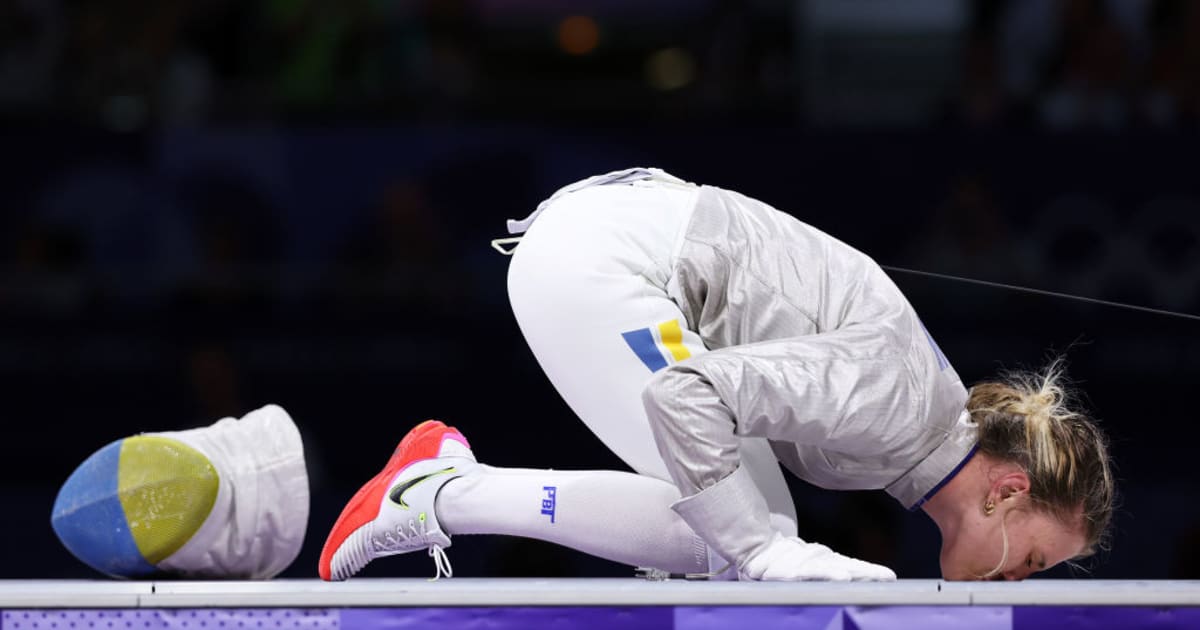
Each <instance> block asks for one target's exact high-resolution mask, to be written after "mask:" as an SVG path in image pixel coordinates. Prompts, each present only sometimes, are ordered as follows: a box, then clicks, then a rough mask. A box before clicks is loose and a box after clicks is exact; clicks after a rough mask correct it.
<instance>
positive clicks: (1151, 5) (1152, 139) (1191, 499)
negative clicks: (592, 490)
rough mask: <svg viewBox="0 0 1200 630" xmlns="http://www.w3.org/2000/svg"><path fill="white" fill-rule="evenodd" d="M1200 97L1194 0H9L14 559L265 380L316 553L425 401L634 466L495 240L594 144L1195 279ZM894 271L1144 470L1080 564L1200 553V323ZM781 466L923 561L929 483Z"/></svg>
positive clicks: (861, 213)
mask: <svg viewBox="0 0 1200 630" xmlns="http://www.w3.org/2000/svg"><path fill="white" fill-rule="evenodd" d="M568 4H569V8H567V5H568ZM1198 123H1200V3H1195V2H1190V1H1187V0H1109V1H1099V0H1009V1H1007V2H1005V1H1001V0H988V1H966V0H962V1H952V0H907V1H906V2H902V3H897V2H891V1H889V0H792V1H790V2H789V1H780V0H760V1H756V2H736V1H733V0H653V1H651V2H645V1H640V2H639V1H635V0H578V1H576V2H571V3H562V2H556V1H553V0H396V1H383V0H266V1H263V2H236V1H233V0H160V1H157V2H134V1H132V0H112V1H99V0H92V1H87V0H84V1H79V2H66V1H64V0H0V149H2V155H3V158H2V159H3V167H2V168H0V383H2V385H0V395H2V398H0V401H2V403H3V405H2V406H0V409H2V413H3V414H4V416H5V422H4V427H5V434H4V437H3V439H2V440H0V444H3V451H0V462H3V469H2V472H3V476H2V477H0V479H2V481H0V500H2V501H3V503H2V505H3V506H4V509H3V511H2V513H3V514H4V519H3V520H4V532H5V535H4V536H3V537H2V538H0V540H2V543H0V544H2V545H3V547H2V548H3V554H4V557H5V558H7V561H6V562H5V563H4V564H3V569H0V572H2V575H0V577H13V578H19V577H22V578H28V577H96V574H94V573H93V572H91V571H90V570H89V569H87V568H86V567H85V566H84V565H82V564H81V563H79V562H77V561H76V560H75V559H74V558H73V557H71V556H70V555H69V554H68V553H67V552H66V550H65V549H64V548H63V547H62V546H61V545H59V544H58V542H57V540H56V539H55V538H54V535H53V532H52V531H51V529H50V526H49V515H50V506H51V504H52V502H53V499H54V495H55V492H56V489H57V487H58V485H59V484H60V483H61V482H62V481H63V480H65V479H66V477H67V476H68V475H69V474H70V472H71V470H72V469H73V468H74V467H75V466H76V465H77V464H78V463H79V462H81V461H82V460H83V459H84V458H85V457H87V455H89V454H90V453H91V452H93V451H94V450H96V449H97V448H99V447H100V446H102V445H104V444H106V443H107V442H109V441H111V440H114V439H117V438H120V437H124V436H127V435H131V434H133V433H137V432H140V431H147V430H173V429H182V428H190V427H193V426H198V425H201V424H208V423H211V422H213V421H215V420H217V419H218V418H220V417H222V416H226V415H236V416H240V415H243V414H244V413H246V412H248V411H250V410H251V409H254V408H257V407H259V406H261V405H263V404H265V403H268V402H275V403H279V404H281V405H283V406H284V407H285V408H287V409H288V410H289V411H290V412H291V413H292V415H293V416H294V417H295V419H296V421H297V422H298V424H299V425H300V426H301V429H302V431H303V433H304V437H305V442H306V449H307V458H308V465H309V473H310V476H311V486H312V493H313V501H312V513H311V517H310V520H309V524H308V528H309V531H308V538H307V541H306V544H305V546H304V550H303V552H302V553H301V556H300V558H299V559H298V560H297V562H296V563H295V564H294V565H293V566H292V567H291V568H290V569H289V570H288V571H287V572H286V573H285V575H286V576H291V577H310V576H315V574H316V561H317V554H318V552H319V550H320V546H321V544H322V542H323V541H324V537H325V535H326V533H327V532H328V530H329V528H330V527H331V525H332V523H333V521H334V519H335V518H336V516H337V513H338V511H339V510H340V509H341V506H342V505H343V503H344V502H345V501H346V499H347V498H348V497H349V496H350V495H351V494H352V493H353V492H354V490H355V489H356V488H357V487H358V485H359V484H360V483H361V482H362V481H364V480H366V479H367V478H369V477H370V476H371V475H373V474H374V473H375V472H376V469H377V468H378V467H379V466H381V465H382V464H383V462H384V461H386V459H387V456H388V455H389V453H390V450H391V448H392V446H393V445H394V444H395V442H396V441H397V440H398V439H399V438H400V437H401V436H402V435H403V434H404V433H405V432H406V431H407V430H408V429H409V428H410V427H411V426H413V425H414V424H416V423H417V422H419V421H420V420H422V419H425V418H428V417H437V418H441V419H444V420H446V421H448V422H450V423H452V424H454V425H456V426H459V427H460V428H462V429H463V431H464V432H465V433H466V435H467V436H468V438H469V439H471V441H472V442H473V445H474V446H475V450H476V453H477V455H478V456H479V457H480V459H481V460H483V461H485V462H487V463H491V464H494V465H505V466H534V467H554V468H619V469H624V466H623V465H622V464H621V463H620V462H619V461H618V460H617V459H616V458H615V457H614V456H612V455H610V454H608V453H607V452H606V451H605V450H604V449H603V447H602V446H601V444H600V442H599V441H598V440H596V439H595V438H594V437H592V436H591V434H590V433H588V432H587V430H586V429H585V428H584V427H583V425H582V424H581V423H580V422H578V421H577V420H576V419H574V418H573V417H572V415H571V413H570V411H569V410H568V409H567V407H566V406H565V404H563V403H562V402H561V400H560V399H559V398H558V396H557V394H556V393H555V392H554V390H553V389H552V388H551V387H550V386H549V384H548V383H547V382H546V380H545V378H544V376H543V375H542V374H541V372H540V370H539V369H538V367H537V365H536V364H535V363H534V361H533V359H532V357H531V355H530V353H529V351H528V350H527V348H526V347H525V346H524V342H523V340H522V339H521V336H520V333H519V332H518V330H517V328H516V325H515V322H514V321H513V318H512V315H511V312H510V311H509V308H508V305H507V301H506V297H505V290H504V278H505V272H506V269H507V264H508V260H507V259H506V258H504V257H502V256H500V255H499V254H497V253H495V252H494V251H492V249H491V248H490V247H489V244H488V242H489V240H490V239H491V238H494V237H499V236H504V235H505V234H504V231H503V227H504V220H505V219H507V218H519V217H523V216H525V215H526V214H527V213H528V212H529V211H530V210H531V209H532V207H533V206H534V205H535V204H536V203H537V202H538V201H540V200H541V199H543V198H544V197H546V196H548V195H549V194H550V193H551V192H552V191H553V190H554V189H556V188H558V187H559V186H561V185H563V184H566V183H568V182H570V181H573V180H576V179H579V178H582V177H585V176H588V175H591V174H594V173H598V172H605V171H609V170H613V169H618V168H623V167H627V166H634V165H644V166H658V167H661V168H664V169H666V170H668V171H669V172H672V173H673V174H676V175H678V176H680V177H683V178H685V179H688V180H692V181H697V182H703V183H710V184H714V185H719V186H722V187H726V188H732V189H735V190H738V191H741V192H744V193H746V194H749V195H752V196H755V197H758V198H760V199H762V200H764V201H767V202H769V203H771V204H773V205H775V206H777V207H778V208H780V209H782V210H784V211H787V212H789V213H792V214H794V215H795V216H797V217H799V218H801V219H803V220H805V221H807V222H810V223H812V224H814V225H816V226H818V227H820V228H823V229H825V230H826V231H829V232H831V233H832V234H834V235H836V236H838V237H839V238H841V239H842V240H844V241H847V242H849V243H851V244H853V245H855V246H856V247H858V248H859V249H861V250H863V251H865V252H867V253H868V254H870V255H871V256H873V257H874V258H875V259H876V260H878V261H879V262H880V263H882V264H885V265H895V266H900V267H911V268H916V269H921V270H926V271H931V272H937V273H945V274H960V275H965V276H970V277H972V278H979V279H985V280H990V281H996V282H1004V283H1013V284H1021V285H1028V286H1032V287H1037V288H1040V289H1045V290H1051V291H1063V292H1069V293H1075V294H1080V295H1085V296H1090V297H1095V298H1101V299H1107V300H1119V301H1128V302H1133V303H1136V304H1140V305H1145V306H1149V307H1154V308H1159V309H1170V310H1175V311H1182V312H1187V313H1200V185H1198V182H1197V175H1196V174H1197V167H1196V164H1197V157H1198V155H1197V148H1198V147H1200V145H1198V144H1197V140H1198V131H1197V127H1198ZM893 277H894V279H895V281H896V282H897V284H899V285H900V287H901V288H902V289H903V290H904V291H905V292H906V294H907V295H908V296H909V299H910V300H911V301H912V303H913V304H914V305H915V306H916V308H917V309H918V311H919V312H920V313H921V315H922V317H923V319H924V320H925V323H926V324H927V326H928V328H929V329H930V330H931V331H932V333H933V334H934V335H935V336H936V337H937V339H938V341H939V342H940V345H941V347H942V348H943V349H944V350H945V352H946V353H947V355H949V357H950V358H951V360H952V361H953V362H954V365H955V367H956V368H957V369H958V371H959V373H960V374H961V375H962V376H963V377H964V379H965V380H966V381H968V382H974V381H977V380H980V379H983V378H985V377H987V376H989V375H991V374H992V373H994V372H995V370H996V369H997V368H1002V367H1008V368H1019V367H1036V366H1039V365H1041V364H1043V363H1044V362H1045V360H1046V358H1047V357H1048V356H1050V355H1051V354H1052V353H1055V352H1064V351H1065V352H1067V355H1068V358H1069V360H1070V361H1071V374H1072V376H1073V377H1074V378H1075V379H1076V380H1077V381H1078V383H1079V384H1080V386H1081V387H1082V388H1083V389H1084V390H1085V391H1086V393H1087V395H1088V405H1089V407H1090V408H1091V409H1092V410H1093V412H1094V413H1095V415H1096V416H1097V417H1099V418H1100V419H1101V420H1102V422H1103V423H1104V424H1105V426H1107V428H1108V430H1109V431H1110V433H1111V435H1112V437H1113V443H1114V446H1113V448H1114V453H1115V457H1116V461H1117V465H1118V475H1119V478H1120V484H1121V485H1120V488H1121V491H1122V492H1123V502H1122V506H1121V508H1120V510H1119V512H1118V515H1117V518H1116V522H1115V527H1116V529H1115V538H1114V546H1113V549H1112V551H1111V552H1110V553H1107V554H1103V555H1102V556H1101V557H1100V558H1099V559H1098V561H1097V562H1095V563H1094V564H1093V566H1092V568H1091V573H1090V574H1091V575H1094V576H1097V577H1105V578H1168V577H1179V578H1183V577H1190V578H1195V577H1200V502H1198V501H1196V500H1195V497H1196V496H1197V493H1196V491H1195V489H1194V488H1195V485H1196V483H1197V481H1200V474H1198V473H1197V472H1195V469H1194V468H1193V464H1194V463H1195V455H1194V453H1195V452H1196V443H1197V437H1198V436H1200V429H1198V427H1197V415H1196V411H1195V409H1196V404H1195V400H1196V399H1195V398H1194V397H1193V396H1194V395H1195V394H1196V387H1197V385H1198V384H1200V324H1198V323H1197V322H1196V321H1187V320H1184V319H1180V318H1171V317H1167V316H1159V315H1151V314H1144V313H1136V312H1129V311H1122V310H1118V309H1114V308H1109V307H1102V306H1095V305H1088V304H1084V303H1078V302H1071V301H1065V300H1061V299H1054V298H1048V297H1040V296H1036V295H1027V294H1021V293H1016V292H1009V291H1003V290H997V289H990V288H982V287H975V286H970V285H966V284H958V283H953V282H948V281H943V280H934V279H926V278H921V277H912V276H905V275H899V274H893ZM795 493H796V497H797V501H798V504H799V509H800V512H801V515H802V516H801V520H802V523H801V532H802V534H804V535H806V536H808V537H810V538H815V539H819V540H822V541H824V542H827V543H830V544H831V545H832V546H834V547H835V548H837V549H839V550H841V551H843V552H845V553H848V554H851V555H856V556H860V557H864V558H866V559H870V560H874V561H877V562H885V563H887V564H889V565H891V566H893V567H895V568H896V569H897V570H898V571H899V573H900V575H901V576H902V577H935V576H937V574H938V569H937V534H936V530H935V529H934V527H933V525H932V524H931V522H929V521H928V519H927V518H926V517H925V516H923V515H921V514H916V515H908V514H906V513H905V512H904V511H903V510H902V509H901V508H900V506H899V505H898V504H896V503H895V502H894V501H893V500H891V499H890V498H888V497H887V496H886V495H884V494H882V493H827V492H823V491H819V490H816V489H813V488H809V487H805V486H804V484H802V483H796V484H795ZM450 553H451V555H452V559H453V562H454V565H455V568H456V573H457V574H459V575H474V576H483V575H497V576H510V575H512V576H515V575H535V576H542V575H545V576H557V575H629V574H630V571H629V569H627V568H625V567H621V566H618V565H615V564H611V563H607V562H603V561H599V560H595V559H592V558H589V557H586V556H583V555H581V554H577V553H574V552H571V551H566V550H562V549H559V548H556V547H553V546H550V545H547V544H543V543H536V542H531V541H524V540H520V539H499V538H482V537H459V538H457V539H456V540H455V541H454V548H453V549H452V550H451V551H450ZM432 571H433V567H432V565H431V563H430V561H429V558H428V557H426V556H424V555H423V554H413V556H412V557H402V558H393V559H388V560H384V561H378V562H376V563H373V564H372V565H371V566H370V567H368V569H367V571H366V572H365V573H366V574H367V575H376V576H382V575H417V576H423V575H427V574H428V575H432ZM1067 574H1068V572H1066V571H1065V570H1061V571H1056V572H1055V573H1053V575H1056V576H1062V575H1067Z"/></svg>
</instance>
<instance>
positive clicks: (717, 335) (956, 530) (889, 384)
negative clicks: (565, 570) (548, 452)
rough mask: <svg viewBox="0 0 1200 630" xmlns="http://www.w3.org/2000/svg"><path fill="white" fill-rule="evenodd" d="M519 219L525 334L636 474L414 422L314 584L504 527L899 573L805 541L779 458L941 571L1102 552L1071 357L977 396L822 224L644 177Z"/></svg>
mask: <svg viewBox="0 0 1200 630" xmlns="http://www.w3.org/2000/svg"><path fill="white" fill-rule="evenodd" d="M509 231H510V232H511V233H514V234H523V235H524V236H523V237H521V238H520V239H519V240H520V242H519V244H518V245H516V246H515V253H514V255H513V258H512V261H511V264H510V268H509V275H508V293H509V298H510V301H511V303H512V308H513V312H514V314H515V316H516V320H517V323H518V325H519V326H520V329H521V332H522V333H523V335H524V336H525V339H526V341H527V342H528V344H529V347H530V349H531V350H532V352H533V355H534V356H535V357H536V359H537V361H538V362H539V364H540V365H541V367H542V368H543V370H544V371H545V372H546V375H547V377H548V378H549V379H550V381H551V383H553V385H554V386H555V388H556V389H557V390H558V392H559V393H560V394H561V395H562V397H563V398H564V399H565V400H566V402H567V403H568V405H569V406H570V407H571V409H572V410H573V411H574V412H575V413H576V414H577V415H578V416H579V418H580V419H582V420H583V422H584V423H585V424H586V425H587V426H588V428H589V429H591V431H592V432H593V433H595V434H596V436H597V437H599V438H600V440H601V441H602V442H603V443H604V444H605V445H606V446H608V448H609V449H611V450H612V451H613V452H614V453H615V454H616V455H617V456H619V457H620V458H621V459H622V460H623V461H624V462H625V463H626V464H628V465H629V466H630V467H631V468H632V469H633V470H634V471H635V473H625V472H615V471H558V470H536V469H507V468H496V467H491V466H486V465H484V464H480V463H477V462H476V460H475V457H474V455H473V453H472V450H471V448H470V447H469V446H468V442H467V440H466V439H465V438H464V437H463V435H462V434H461V433H460V432H458V431H457V430H455V429H453V428H451V427H447V426H446V425H444V424H442V423H440V422H436V421H429V422H425V423H422V424H420V425H418V426H417V427H416V428H415V429H413V430H412V431H411V432H410V433H409V434H408V435H407V436H405V437H404V439H403V440H402V441H401V442H400V445H399V447H398V448H397V449H396V450H395V452H394V454H393V455H392V457H391V459H390V460H389V461H388V463H387V465H386V466H385V467H384V469H383V471H382V472H380V473H379V474H378V475H377V476H376V477H375V478H374V479H372V480H371V481H369V482H368V483H367V484H366V485H364V486H363V487H362V489H361V490H359V492H358V493H357V494H356V495H355V496H354V497H353V498H351V500H350V502H349V504H348V505H347V506H346V507H345V509H344V510H343V512H342V514H341V516H340V517H339V518H338V520H337V522H336V523H335V525H334V526H333V529H332V531H331V532H330V533H329V535H328V539H327V541H326V543H325V546H324V549H323V551H322V553H321V557H320V563H319V573H320V575H321V577H322V578H324V579H326V580H344V579H347V578H349V577H350V576H352V575H354V574H355V573H356V572H358V571H359V570H361V569H362V568H363V567H364V566H365V565H366V564H367V563H369V562H371V561H372V560H373V559H375V558H378V557H381V556H387V555H392V554H397V553H404V552H410V551H416V550H428V553H429V554H430V555H431V556H433V557H434V559H435V561H436V563H437V568H438V573H439V575H441V574H443V573H446V574H448V573H449V563H448V561H447V559H446V554H445V551H444V549H445V548H446V547H448V546H449V545H450V536H451V535H452V534H453V535H459V534H507V535H514V536H524V537H531V538H539V539H543V540H547V541H551V542H555V543H559V544H562V545H566V546H569V547H572V548H575V549H578V550H581V551H584V552H587V553H590V554H594V555H596V556H600V557H603V558H607V559H610V560H614V561H617V562H623V563H627V564H630V565H633V566H638V567H652V568H655V569H657V570H660V571H666V572H670V573H682V574H691V575H706V576H710V577H714V578H719V579H739V578H740V579H746V580H892V579H895V577H896V576H895V574H894V573H893V572H892V570H891V569H889V568H887V567H884V566H879V565H876V564H871V563H868V562H864V561H861V560H857V559H854V558H850V557H847V556H844V555H841V554H839V553H837V552H836V551H834V550H831V549H829V548H828V547H826V546H824V545H821V544H820V543H819V542H817V541H806V540H802V539H801V538H799V537H797V528H796V512H795V508H794V506H793V504H792V499H791V496H790V494H789V492H788V489H787V485H786V483H785V480H784V477H783V475H782V472H781V470H780V463H782V464H783V466H784V467H786V468H787V469H788V470H789V471H791V472H792V473H793V474H795V475H796V476H797V477H799V478H800V479H803V480H804V481H807V482H809V483H811V484H814V485H816V486H819V487H822V488H828V489H835V490H865V489H884V490H886V491H887V492H888V493H889V494H890V495H891V496H892V497H894V498H895V499H896V500H898V501H899V502H900V503H901V504H902V505H904V506H905V507H907V508H909V509H910V510H914V511H915V510H923V511H924V512H925V513H926V514H928V515H929V517H930V518H932V520H933V521H934V523H935V524H936V525H937V527H938V529H939V530H940V532H941V535H942V548H941V555H940V562H941V570H942V574H943V577H945V578H946V579H953V580H971V579H1022V578H1024V577H1026V576H1028V575H1029V574H1031V573H1033V572H1035V571H1039V570H1042V569H1046V568H1049V567H1052V566H1054V565H1056V564H1059V563H1061V562H1065V561H1068V560H1071V559H1074V558H1079V557H1082V556H1086V555H1088V554H1090V553H1092V552H1093V551H1094V550H1095V549H1096V548H1097V547H1099V546H1102V545H1103V544H1105V540H1106V532H1107V529H1108V525H1109V522H1110V520H1111V515H1112V505H1113V496H1114V485H1113V478H1112V473H1111V471H1110V462H1109V455H1108V450H1107V445H1106V444H1107V443H1106V439H1105V437H1104V435H1103V433H1102V432H1101V431H1100V430H1099V429H1098V428H1097V426H1096V424H1095V423H1094V422H1093V421H1091V420H1090V419H1089V418H1088V417H1086V416H1085V415H1084V414H1082V413H1080V412H1078V411H1076V410H1074V409H1072V408H1071V407H1070V405H1069V396H1068V395H1067V394H1066V393H1065V392H1064V388H1063V386H1062V384H1061V377H1062V370H1061V364H1060V363H1059V362H1057V361H1056V362H1053V363H1052V364H1051V365H1050V366H1049V367H1048V368H1046V369H1045V370H1043V371H1041V372H1036V373H1011V374H1005V375H1003V376H1002V377H1000V378H998V379H996V380H994V381H989V382H983V383H979V384H976V385H974V386H973V387H971V388H970V389H967V388H966V387H964V385H963V384H962V382H961V380H960V378H959V376H958V374H957V373H956V372H955V370H954V368H953V367H951V365H950V362H949V360H948V359H947V358H946V356H945V355H944V354H943V353H942V351H941V350H940V349H939V348H938V346H937V344H936V343H935V341H934V339H933V337H932V336H931V335H930V333H929V331H927V330H926V329H925V327H924V326H923V325H922V323H921V321H920V319H919V318H918V317H917V314H916V312H915V311H914V310H913V307H912V306H911V305H910V304H909V303H908V301H907V300H906V299H905V297H904V296H903V295H902V294H901V293H900V291H899V289H898V288H897V287H896V286H895V285H894V284H893V283H892V281H891V280H890V279H889V278H888V277H887V275H885V273H884V272H883V270H882V269H881V268H880V267H879V266H878V265H877V264H876V263H875V262H874V261H873V260H871V258H869V257H868V256H866V255H865V254H863V253H861V252H859V251H857V250H855V249H853V248H851V247H849V246H847V245H846V244H844V243H842V242H840V241H838V240H836V239H835V238H833V237H831V236H829V235H827V234H825V233H823V232H821V231H819V230H818V229H816V228H814V227H811V226H809V225H807V224H805V223H803V222H801V221H799V220H797V219H795V218H793V217H792V216H790V215H788V214H785V213H783V212H780V211H778V210H776V209H774V208H772V207H770V206H768V205H767V204H765V203H762V202H760V201H757V200H755V199H752V198H750V197H746V196H744V195H741V194H738V193H736V192H733V191H729V190H723V189H721V188H717V187H713V186H698V185H694V184H690V183H687V182H684V181H682V180H680V179H678V178H675V177H673V176H671V175H668V174H667V173H664V172H663V171H660V170H657V169H642V168H634V169H628V170H624V171H617V172H613V173H609V174H606V175H600V176H596V177H592V178H589V179H586V180H583V181H580V182H576V183H574V184H571V185H569V186H567V187H565V188H563V189H561V190H559V191H558V192H556V193H555V194H554V195H553V196H551V197H550V198H549V199H547V200H546V201H544V202H543V203H542V204H540V205H539V206H538V208H537V210H536V211H535V212H534V213H533V214H532V215H530V216H529V217H528V218H526V219H524V220H522V221H510V222H509ZM505 240H506V241H515V240H518V239H505ZM500 248H501V249H503V248H502V247H500Z"/></svg>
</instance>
